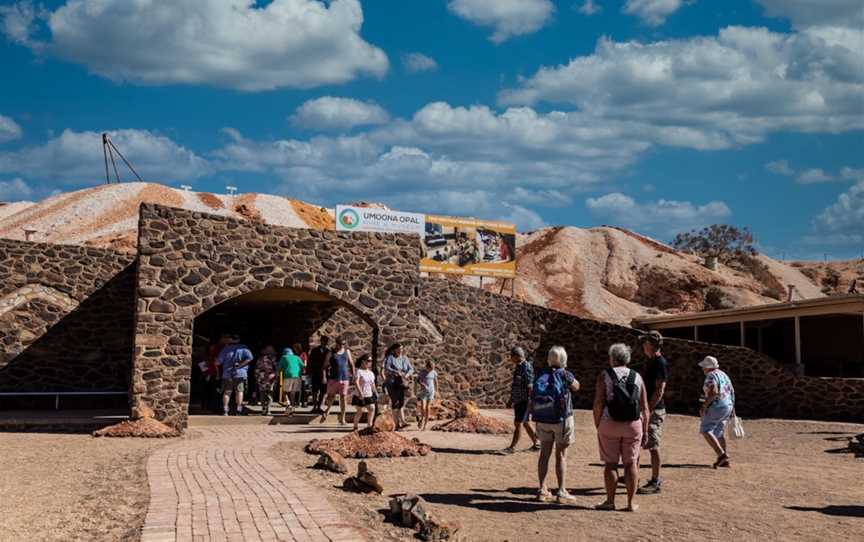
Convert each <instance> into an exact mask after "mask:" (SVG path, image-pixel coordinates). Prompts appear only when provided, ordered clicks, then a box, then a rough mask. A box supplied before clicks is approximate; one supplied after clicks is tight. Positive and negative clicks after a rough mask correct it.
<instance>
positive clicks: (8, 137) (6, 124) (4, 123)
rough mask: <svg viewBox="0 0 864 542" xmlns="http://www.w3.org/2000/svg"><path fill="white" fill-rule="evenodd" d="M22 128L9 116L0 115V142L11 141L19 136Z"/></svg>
mask: <svg viewBox="0 0 864 542" xmlns="http://www.w3.org/2000/svg"><path fill="white" fill-rule="evenodd" d="M21 134H22V130H21V127H20V126H18V123H17V122H15V121H14V120H12V119H10V118H9V117H4V116H3V115H0V143H6V142H7V141H13V140H15V139H19V138H20V137H21Z"/></svg>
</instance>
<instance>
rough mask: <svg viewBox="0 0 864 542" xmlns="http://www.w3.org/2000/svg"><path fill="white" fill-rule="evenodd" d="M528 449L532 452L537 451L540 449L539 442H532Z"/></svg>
mask: <svg viewBox="0 0 864 542" xmlns="http://www.w3.org/2000/svg"><path fill="white" fill-rule="evenodd" d="M530 450H531V451H532V452H539V451H540V443H539V442H535V443H534V444H532V445H531V448H530Z"/></svg>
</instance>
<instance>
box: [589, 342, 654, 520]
mask: <svg viewBox="0 0 864 542" xmlns="http://www.w3.org/2000/svg"><path fill="white" fill-rule="evenodd" d="M629 363H630V347H629V346H627V345H626V344H621V343H618V344H613V345H612V346H610V347H609V367H608V368H607V369H606V370H604V371H603V372H602V373H600V374H599V375H598V376H597V383H596V386H595V387H594V389H595V393H594V426H595V427H596V428H597V442H598V444H599V447H600V460H601V461H603V464H604V469H603V481H604V482H605V485H606V500H605V501H603V502H602V503H600V504H598V505H597V506H595V508H596V509H597V510H615V491H616V489H617V487H618V463H619V461H620V462H621V463H623V465H624V479H625V481H626V482H627V508H625V510H626V511H628V512H635V511H636V510H637V508H638V506H636V505H635V504H634V503H633V495H634V494H635V493H636V488H637V487H638V486H639V450H640V449H641V448H642V445H643V444H645V439H646V438H647V436H648V416H649V413H650V411H649V409H648V395H647V394H646V393H645V383H644V382H643V381H642V377H641V376H640V375H639V373H637V372H636V371H634V370H633V369H630V368H629V367H627V365H628V364H629Z"/></svg>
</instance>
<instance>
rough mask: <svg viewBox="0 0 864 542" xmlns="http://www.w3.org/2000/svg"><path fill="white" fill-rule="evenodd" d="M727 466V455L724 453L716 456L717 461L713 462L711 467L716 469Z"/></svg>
mask: <svg viewBox="0 0 864 542" xmlns="http://www.w3.org/2000/svg"><path fill="white" fill-rule="evenodd" d="M728 466H729V456H728V455H726V454H723V455H721V456H720V457H718V458H717V461H715V462H714V465H713V467H714V468H715V469H716V468H717V467H728Z"/></svg>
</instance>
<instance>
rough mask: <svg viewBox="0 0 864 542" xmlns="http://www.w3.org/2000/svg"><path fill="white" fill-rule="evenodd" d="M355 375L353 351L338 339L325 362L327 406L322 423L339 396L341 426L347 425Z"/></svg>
mask: <svg viewBox="0 0 864 542" xmlns="http://www.w3.org/2000/svg"><path fill="white" fill-rule="evenodd" d="M352 374H354V359H353V358H352V357H351V350H349V349H348V348H347V347H346V346H345V342H344V341H343V340H342V338H341V337H340V338H338V339H336V348H335V349H334V350H333V351H332V352H330V354H328V356H327V359H326V360H325V361H324V367H323V370H322V375H321V377H322V378H324V375H326V377H327V399H326V403H327V406H326V408H325V409H324V413H323V414H321V423H324V422H325V421H327V416H328V415H330V408H331V407H332V406H333V400H334V399H335V398H336V396H337V395H338V396H339V424H340V425H345V410H346V407H347V406H348V403H347V401H348V388H349V387H350V385H351V375H352Z"/></svg>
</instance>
